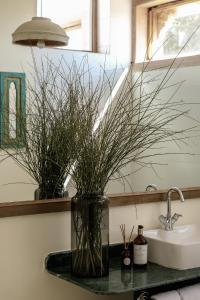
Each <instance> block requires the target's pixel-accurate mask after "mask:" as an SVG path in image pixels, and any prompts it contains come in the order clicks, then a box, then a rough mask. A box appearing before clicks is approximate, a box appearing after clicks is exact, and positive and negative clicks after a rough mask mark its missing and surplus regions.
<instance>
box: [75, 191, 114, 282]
mask: <svg viewBox="0 0 200 300" xmlns="http://www.w3.org/2000/svg"><path fill="white" fill-rule="evenodd" d="M71 214H72V215H71V248H72V263H71V271H72V274H73V275H76V276H79V277H102V276H106V275H108V272H109V201H108V198H107V197H105V196H104V195H98V194H87V195H86V194H85V195H78V194H77V195H76V196H75V197H73V198H72V200H71Z"/></svg>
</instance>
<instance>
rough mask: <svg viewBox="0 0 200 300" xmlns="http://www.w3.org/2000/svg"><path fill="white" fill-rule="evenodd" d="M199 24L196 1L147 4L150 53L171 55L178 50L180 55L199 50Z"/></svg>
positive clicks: (199, 3)
mask: <svg viewBox="0 0 200 300" xmlns="http://www.w3.org/2000/svg"><path fill="white" fill-rule="evenodd" d="M199 24H200V1H196V2H191V3H184V1H178V2H177V1H176V2H173V3H172V4H171V3H168V4H163V5H159V6H156V7H152V8H150V9H149V31H150V32H149V37H150V40H151V39H152V42H151V47H150V51H151V53H150V56H151V55H154V53H155V57H157V58H165V57H174V56H176V55H177V54H178V53H179V52H180V51H181V56H186V55H195V54H199V53H200V43H199V40H200V30H197V28H198V26H199ZM195 30H196V32H195ZM192 34H193V37H192V38H190V37H191V36H192ZM158 49H159V50H158Z"/></svg>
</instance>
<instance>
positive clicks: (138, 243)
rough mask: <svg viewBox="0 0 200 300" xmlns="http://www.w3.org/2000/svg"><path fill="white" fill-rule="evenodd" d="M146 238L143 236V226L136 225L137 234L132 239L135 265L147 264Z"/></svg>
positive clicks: (143, 265)
mask: <svg viewBox="0 0 200 300" xmlns="http://www.w3.org/2000/svg"><path fill="white" fill-rule="evenodd" d="M147 250H148V244H147V240H146V239H145V237H144V236H143V226H142V225H139V226H138V235H137V237H136V238H135V239H134V241H133V264H134V266H135V267H141V268H145V267H146V266H147Z"/></svg>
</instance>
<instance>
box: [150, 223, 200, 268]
mask: <svg viewBox="0 0 200 300" xmlns="http://www.w3.org/2000/svg"><path fill="white" fill-rule="evenodd" d="M144 236H145V237H146V238H147V240H148V244H149V247H148V256H149V261H150V262H153V263H156V264H159V265H161V266H164V267H168V268H173V269H178V270H184V269H191V268H196V267H200V226H199V225H185V226H177V227H174V230H173V231H165V230H163V229H155V230H147V231H145V232H144Z"/></svg>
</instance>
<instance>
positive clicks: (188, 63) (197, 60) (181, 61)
mask: <svg viewBox="0 0 200 300" xmlns="http://www.w3.org/2000/svg"><path fill="white" fill-rule="evenodd" d="M172 63H173V65H172ZM169 66H172V68H177V67H181V68H183V67H192V66H200V54H199V55H192V56H184V57H177V58H176V59H175V60H174V58H168V59H161V60H151V61H146V62H138V63H137V62H136V63H134V64H133V67H134V71H136V72H137V71H142V70H144V68H145V71H152V70H156V69H161V68H163V69H164V68H168V67H169Z"/></svg>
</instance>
